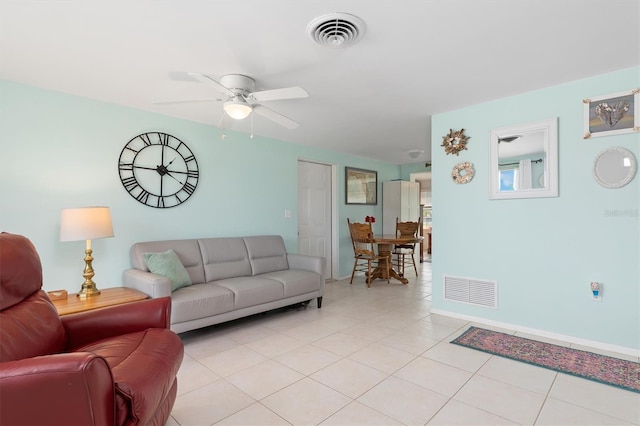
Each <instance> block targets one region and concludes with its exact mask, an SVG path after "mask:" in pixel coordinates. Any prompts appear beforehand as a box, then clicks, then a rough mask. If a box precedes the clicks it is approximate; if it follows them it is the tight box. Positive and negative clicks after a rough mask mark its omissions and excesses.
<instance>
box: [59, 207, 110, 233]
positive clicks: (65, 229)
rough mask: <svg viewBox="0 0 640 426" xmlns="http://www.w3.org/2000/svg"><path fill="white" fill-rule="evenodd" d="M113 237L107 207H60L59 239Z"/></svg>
mask: <svg viewBox="0 0 640 426" xmlns="http://www.w3.org/2000/svg"><path fill="white" fill-rule="evenodd" d="M107 237H113V226H112V225H111V213H110V212H109V207H81V208H77V209H62V214H61V217H60V241H80V240H95V239H97V238H107Z"/></svg>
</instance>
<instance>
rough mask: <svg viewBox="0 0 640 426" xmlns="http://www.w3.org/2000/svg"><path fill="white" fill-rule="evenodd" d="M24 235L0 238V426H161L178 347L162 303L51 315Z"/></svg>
mask: <svg viewBox="0 0 640 426" xmlns="http://www.w3.org/2000/svg"><path fill="white" fill-rule="evenodd" d="M41 287H42V266H41V264H40V257H39V256H38V253H37V251H36V249H35V247H34V246H33V244H32V243H31V241H29V240H28V239H27V238H25V237H23V236H20V235H14V234H9V233H1V234H0V425H3V426H12V425H20V426H23V425H24V426H27V425H37V426H40V425H65V426H71V425H82V426H89V425H164V424H165V422H166V420H167V419H168V418H169V415H170V413H171V408H172V407H173V403H174V402H175V398H176V390H177V380H176V374H177V372H178V369H179V368H180V364H181V363H182V358H183V356H184V347H183V345H182V341H181V340H180V338H179V337H178V336H177V335H176V334H175V333H174V332H172V331H171V330H169V316H170V313H171V299H170V298H168V297H167V298H161V299H150V300H144V301H141V302H134V303H128V304H125V305H119V306H114V307H109V308H103V309H98V310H95V311H87V312H83V313H79V314H73V315H68V316H64V317H60V316H58V313H57V311H56V309H55V307H54V306H53V303H51V301H50V300H49V297H48V296H47V294H46V293H45V292H44V291H43V290H42V289H41Z"/></svg>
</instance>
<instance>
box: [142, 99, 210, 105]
mask: <svg viewBox="0 0 640 426" xmlns="http://www.w3.org/2000/svg"><path fill="white" fill-rule="evenodd" d="M196 102H222V99H215V98H211V99H180V100H175V101H153V102H151V103H152V104H154V105H170V104H187V103H196Z"/></svg>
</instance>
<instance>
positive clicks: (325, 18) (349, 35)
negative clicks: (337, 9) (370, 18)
mask: <svg viewBox="0 0 640 426" xmlns="http://www.w3.org/2000/svg"><path fill="white" fill-rule="evenodd" d="M364 32H365V25H364V22H363V21H362V19H360V18H358V17H357V16H354V15H351V14H349V13H329V14H327V15H322V16H319V17H317V18H316V19H314V20H313V21H311V22H310V23H309V25H307V33H308V34H309V37H311V38H312V39H313V40H314V41H315V42H316V43H318V44H319V45H322V46H325V47H331V48H334V49H335V48H340V47H346V46H350V45H352V44H354V43H355V42H357V41H358V40H360V39H361V38H362V36H363V35H364Z"/></svg>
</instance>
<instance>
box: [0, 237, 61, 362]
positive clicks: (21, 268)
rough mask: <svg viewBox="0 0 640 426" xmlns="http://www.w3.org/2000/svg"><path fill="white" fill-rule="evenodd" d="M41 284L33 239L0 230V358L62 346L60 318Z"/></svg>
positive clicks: (44, 352) (26, 355) (31, 354)
mask: <svg viewBox="0 0 640 426" xmlns="http://www.w3.org/2000/svg"><path fill="white" fill-rule="evenodd" d="M41 287H42V265H41V263H40V256H39V255H38V252H37V251H36V248H35V246H34V245H33V243H31V241H29V239H28V238H26V237H24V236H22V235H16V234H10V233H7V232H3V233H0V362H6V361H14V360H18V359H23V358H31V357H34V356H40V355H48V354H52V353H57V352H61V351H62V350H63V349H64V347H65V345H66V343H65V339H66V335H65V331H64V327H63V326H62V321H61V320H60V317H59V316H58V311H56V308H55V307H54V306H53V303H51V301H50V300H49V297H48V296H47V294H46V293H45V292H44V291H43V290H41Z"/></svg>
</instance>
